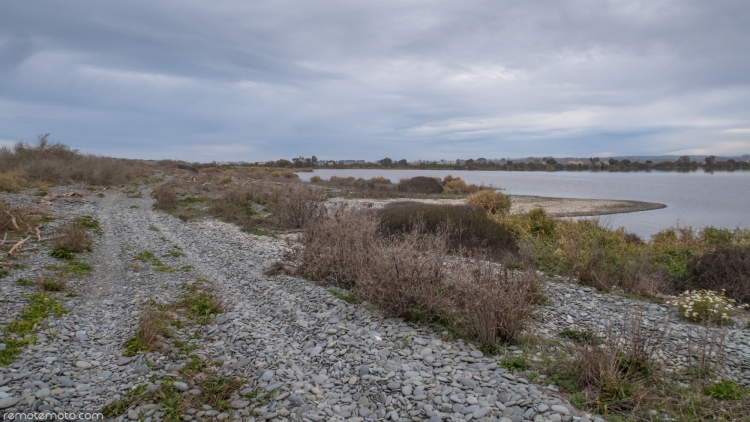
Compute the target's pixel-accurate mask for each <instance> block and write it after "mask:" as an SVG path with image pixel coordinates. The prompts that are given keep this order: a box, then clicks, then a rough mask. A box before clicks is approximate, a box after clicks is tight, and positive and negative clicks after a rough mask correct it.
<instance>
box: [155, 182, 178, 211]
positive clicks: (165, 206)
mask: <svg viewBox="0 0 750 422" xmlns="http://www.w3.org/2000/svg"><path fill="white" fill-rule="evenodd" d="M153 196H154V197H155V198H156V205H155V206H156V208H158V209H160V210H163V211H167V210H171V209H172V208H174V206H175V205H176V204H177V192H176V191H175V189H174V187H172V186H170V185H161V186H159V187H157V188H156V189H154V192H153Z"/></svg>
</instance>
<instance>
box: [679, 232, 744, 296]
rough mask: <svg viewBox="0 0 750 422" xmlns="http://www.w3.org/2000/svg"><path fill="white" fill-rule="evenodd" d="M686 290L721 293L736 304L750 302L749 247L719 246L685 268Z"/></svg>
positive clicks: (694, 258) (696, 258)
mask: <svg viewBox="0 0 750 422" xmlns="http://www.w3.org/2000/svg"><path fill="white" fill-rule="evenodd" d="M688 270H689V273H690V278H689V279H688V281H687V283H686V285H685V287H686V288H688V289H707V290H714V291H719V290H723V291H725V292H726V294H727V296H729V297H730V298H732V299H734V300H735V301H736V302H737V303H748V302H750V246H743V245H729V244H727V245H722V246H719V247H717V248H716V249H715V250H713V251H710V252H708V253H706V254H704V255H702V256H699V257H693V258H692V259H691V261H690V263H689V264H688Z"/></svg>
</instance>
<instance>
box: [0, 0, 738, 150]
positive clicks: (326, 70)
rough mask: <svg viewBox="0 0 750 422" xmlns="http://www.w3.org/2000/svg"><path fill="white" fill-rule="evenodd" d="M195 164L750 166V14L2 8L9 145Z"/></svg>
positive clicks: (640, 4)
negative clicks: (563, 159) (305, 159)
mask: <svg viewBox="0 0 750 422" xmlns="http://www.w3.org/2000/svg"><path fill="white" fill-rule="evenodd" d="M47 132H50V133H51V134H52V135H51V139H53V140H56V141H60V142H64V143H67V144H69V145H72V146H75V147H77V148H79V149H81V150H84V151H89V152H95V153H99V154H107V155H117V156H127V157H142V158H180V159H187V160H190V161H211V160H247V161H256V160H263V159H277V158H282V157H284V158H291V157H294V156H299V155H304V156H310V155H317V156H318V157H320V158H337V159H346V158H362V159H379V158H382V157H385V156H389V157H392V158H395V159H400V158H407V159H417V158H425V159H438V158H447V159H455V158H469V157H475V158H476V157H488V158H495V157H518V156H527V155H555V156H591V155H599V156H607V155H659V154H684V153H687V154H706V153H709V154H717V155H730V154H731V155H734V154H745V153H750V1H748V0H733V1H732V0H728V1H727V0H675V1H663V0H550V1H517V0H516V1H503V0H461V1H456V0H452V1H426V0H417V1H412V0H394V1H390V0H388V1H355V0H348V1H343V0H342V1H329V0H315V1H305V0H295V1H284V0H274V1H258V0H254V1H240V0H227V1H223V0H213V1H192V0H179V1H172V0H160V1H153V0H149V1H142V0H129V1H94V0H88V1H75V0H66V1H59V0H57V1H35V0H28V1H10V0H8V1H2V2H0V142H3V143H9V142H15V141H18V140H25V141H31V140H34V139H35V138H36V135H37V134H41V133H47Z"/></svg>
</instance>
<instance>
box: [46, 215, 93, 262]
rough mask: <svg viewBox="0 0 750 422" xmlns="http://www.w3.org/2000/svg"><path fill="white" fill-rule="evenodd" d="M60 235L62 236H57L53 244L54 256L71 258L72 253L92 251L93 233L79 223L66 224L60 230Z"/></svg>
mask: <svg viewBox="0 0 750 422" xmlns="http://www.w3.org/2000/svg"><path fill="white" fill-rule="evenodd" d="M60 235H61V237H58V238H56V239H55V242H54V244H53V246H52V252H51V255H52V256H54V257H56V258H62V259H71V258H73V256H72V255H70V254H72V253H80V252H84V251H91V235H90V234H89V233H88V232H87V231H86V230H84V229H83V228H81V227H80V226H79V225H78V224H76V223H69V224H66V225H65V226H63V228H62V230H60ZM58 255H59V256H58Z"/></svg>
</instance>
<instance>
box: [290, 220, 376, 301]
mask: <svg viewBox="0 0 750 422" xmlns="http://www.w3.org/2000/svg"><path fill="white" fill-rule="evenodd" d="M379 223H380V221H379V219H378V218H377V216H375V215H374V214H373V213H371V212H368V211H366V210H358V209H352V208H348V207H346V206H337V207H334V208H332V209H330V210H328V211H327V212H325V213H323V214H321V215H319V216H318V218H316V219H315V220H313V221H312V222H311V224H308V225H307V226H305V230H304V231H303V232H302V237H301V238H300V241H301V243H302V245H303V248H302V249H301V251H300V268H299V270H300V272H302V273H303V274H305V275H307V276H308V277H310V278H312V279H313V280H321V281H327V282H330V283H333V284H337V285H341V286H344V287H352V286H354V284H355V283H356V281H357V275H358V273H359V271H360V268H361V267H362V266H363V265H364V263H363V261H364V260H366V259H368V258H369V257H370V256H371V254H372V253H373V250H374V249H375V248H377V247H378V245H379V243H378V242H379V235H378V226H379Z"/></svg>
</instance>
